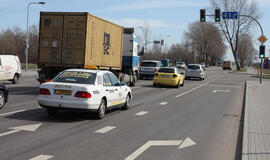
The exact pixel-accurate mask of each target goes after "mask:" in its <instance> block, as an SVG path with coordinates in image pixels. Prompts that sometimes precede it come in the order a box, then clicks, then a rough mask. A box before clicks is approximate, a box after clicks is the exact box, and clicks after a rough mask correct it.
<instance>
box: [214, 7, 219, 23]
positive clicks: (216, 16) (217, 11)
mask: <svg viewBox="0 0 270 160" xmlns="http://www.w3.org/2000/svg"><path fill="white" fill-rule="evenodd" d="M215 21H216V22H220V9H215Z"/></svg>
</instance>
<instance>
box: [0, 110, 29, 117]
mask: <svg viewBox="0 0 270 160" xmlns="http://www.w3.org/2000/svg"><path fill="white" fill-rule="evenodd" d="M24 111H25V110H18V111H14V112H8V113H3V114H0V117H1V116H6V115H10V114H15V113H19V112H24Z"/></svg>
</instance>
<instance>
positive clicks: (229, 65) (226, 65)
mask: <svg viewBox="0 0 270 160" xmlns="http://www.w3.org/2000/svg"><path fill="white" fill-rule="evenodd" d="M222 69H223V70H226V69H228V70H232V61H223V62H222Z"/></svg>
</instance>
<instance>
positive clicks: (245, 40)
mask: <svg viewBox="0 0 270 160" xmlns="http://www.w3.org/2000/svg"><path fill="white" fill-rule="evenodd" d="M238 52H239V61H240V65H241V66H245V65H251V64H252V63H253V59H254V57H255V56H256V49H255V48H254V46H253V42H252V37H251V35H250V34H243V35H241V36H240V37H239V46H238Z"/></svg>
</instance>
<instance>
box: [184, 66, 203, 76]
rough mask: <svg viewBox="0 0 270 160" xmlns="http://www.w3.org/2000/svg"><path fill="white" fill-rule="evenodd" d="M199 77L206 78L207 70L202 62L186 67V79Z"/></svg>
mask: <svg viewBox="0 0 270 160" xmlns="http://www.w3.org/2000/svg"><path fill="white" fill-rule="evenodd" d="M191 78H198V79H199V80H204V78H205V71H204V69H203V67H202V65H200V64H189V65H188V66H187V69H186V75H185V79H191Z"/></svg>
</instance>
